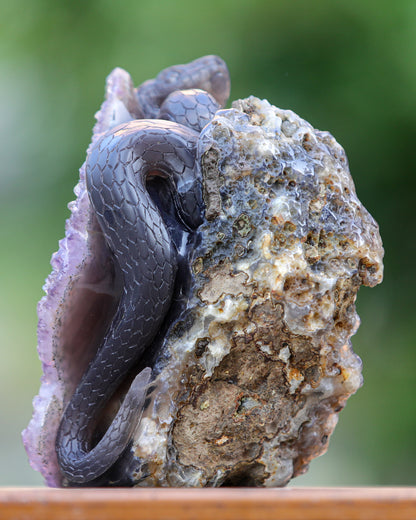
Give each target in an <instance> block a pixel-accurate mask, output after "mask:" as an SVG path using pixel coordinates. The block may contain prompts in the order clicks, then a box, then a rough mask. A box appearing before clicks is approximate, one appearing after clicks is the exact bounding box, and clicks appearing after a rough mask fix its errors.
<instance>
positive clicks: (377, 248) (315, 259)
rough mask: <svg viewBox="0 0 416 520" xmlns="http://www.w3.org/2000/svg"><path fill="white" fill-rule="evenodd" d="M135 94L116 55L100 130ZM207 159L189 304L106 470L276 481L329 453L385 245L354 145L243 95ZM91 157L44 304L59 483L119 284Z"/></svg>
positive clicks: (46, 458) (201, 152)
mask: <svg viewBox="0 0 416 520" xmlns="http://www.w3.org/2000/svg"><path fill="white" fill-rule="evenodd" d="M136 109H137V107H136V106H135V97H134V95H133V87H132V83H131V80H130V78H129V76H128V75H127V73H126V72H125V71H122V70H121V69H116V70H115V71H114V72H113V73H112V75H111V76H110V77H109V80H108V84H107V100H106V101H105V103H104V104H103V107H102V109H101V111H100V112H99V113H98V114H97V124H96V126H95V128H94V137H93V140H94V139H97V138H98V136H99V135H101V133H102V132H104V131H106V130H107V129H108V128H110V127H111V126H114V125H115V124H119V123H122V122H124V121H128V120H129V119H133V118H135V117H136V115H135V110H136ZM198 161H199V164H200V167H201V171H202V175H203V189H204V202H205V219H204V222H203V224H202V225H201V226H200V228H199V230H198V233H199V237H198V241H197V245H196V247H195V248H194V250H193V251H192V253H191V255H190V272H191V283H190V288H189V295H188V301H187V304H186V306H185V308H184V309H182V311H181V313H180V315H179V316H178V317H177V319H175V320H174V322H173V323H172V324H171V326H170V327H169V329H168V330H167V331H166V334H165V336H164V337H163V338H162V339H160V340H159V343H160V345H159V349H158V354H157V356H156V359H155V362H154V374H155V375H156V378H155V380H154V382H153V384H152V388H151V389H150V390H149V399H148V400H149V403H148V405H147V407H146V409H145V411H144V413H143V417H142V419H141V421H140V423H139V424H138V425H137V429H136V433H135V435H134V439H133V441H132V443H131V446H130V448H129V449H128V450H126V452H125V453H124V454H123V456H122V457H121V459H120V460H119V461H118V462H117V463H116V465H115V466H114V467H113V468H112V469H111V470H110V472H109V474H108V475H106V479H105V480H102V481H100V482H97V483H96V485H136V486H221V485H253V486H283V485H285V484H287V482H288V481H289V480H290V479H291V478H292V477H294V476H296V475H299V474H301V473H303V472H304V471H305V470H306V469H307V467H308V464H309V462H310V461H311V460H312V459H313V458H314V457H317V456H318V455H321V454H322V453H324V452H325V451H326V449H327V446H328V442H329V438H330V435H331V433H332V432H333V430H334V428H335V425H336V423H337V419H338V413H339V412H340V411H341V410H342V408H343V407H344V406H345V403H346V401H347V399H348V397H349V396H350V395H352V394H353V393H355V392H356V391H357V389H358V388H359V387H360V386H361V384H362V375H361V361H360V359H359V357H358V356H357V355H356V354H355V353H354V352H353V350H352V347H351V342H350V338H351V336H352V335H353V334H354V333H355V332H356V330H357V327H358V325H359V318H358V316H357V313H356V309H355V299H356V295H357V291H358V289H359V287H360V286H361V285H362V284H363V285H366V286H374V285H376V284H378V283H380V282H381V280H382V269H383V268H382V256H383V249H382V244H381V239H380V235H379V231H378V226H377V224H376V223H375V221H374V220H373V218H372V217H371V215H370V214H369V213H368V212H367V211H366V209H365V208H364V207H363V206H362V204H361V203H360V201H359V200H358V198H357V195H356V193H355V188H354V184H353V181H352V179H351V176H350V173H349V169H348V163H347V158H346V155H345V152H344V150H343V148H342V147H341V146H340V145H339V144H338V143H337V142H336V141H335V139H334V138H333V137H332V136H331V135H330V134H329V133H327V132H321V131H318V130H315V129H314V128H313V127H312V126H311V125H310V124H309V123H307V122H306V121H304V120H303V119H301V118H300V117H298V116H297V115H296V114H294V113H293V112H291V111H289V110H282V109H279V108H276V107H275V106H273V105H271V104H269V103H268V102H267V101H261V100H259V99H257V98H255V97H250V98H248V99H243V100H238V101H235V102H234V103H233V104H232V108H231V109H227V110H220V111H218V112H217V114H216V116H215V117H214V119H213V120H212V121H211V122H210V123H209V124H208V125H207V126H206V127H205V128H204V129H203V130H202V132H201V134H200V138H199V145H198ZM80 172H81V177H80V182H79V184H78V186H77V187H76V189H75V193H76V195H77V199H76V201H75V202H73V203H71V205H70V209H71V212H72V215H71V217H70V219H69V220H68V222H67V227H66V236H65V238H64V239H63V240H62V241H61V242H60V248H59V251H58V253H56V254H55V255H54V256H53V258H52V267H53V272H52V273H51V275H50V276H49V278H48V280H47V282H46V285H45V292H46V296H45V297H44V298H43V299H42V300H41V302H40V304H39V331H38V335H39V355H40V358H41V360H42V363H43V370H44V376H43V380H42V386H41V389H40V393H39V396H37V397H36V398H35V400H34V409H35V411H34V416H33V418H32V421H31V423H30V425H29V427H28V428H27V429H26V430H25V432H24V442H25V446H26V449H27V452H28V454H29V458H30V461H31V464H32V466H33V467H34V468H35V469H36V470H38V471H40V472H41V473H42V474H43V476H44V477H45V480H46V482H47V484H48V485H50V486H60V485H62V478H61V476H60V472H59V469H58V466H57V461H56V455H55V444H54V442H55V436H56V431H57V428H58V424H59V419H60V416H61V414H62V410H63V407H64V406H65V403H66V402H67V401H68V399H69V397H70V396H71V394H72V392H73V390H74V388H75V386H76V384H77V382H78V381H79V379H80V377H81V375H82V373H83V371H84V370H85V367H86V366H87V364H88V362H89V361H90V360H91V359H92V357H93V355H94V351H92V350H91V346H90V345H91V344H93V343H94V342H93V341H91V338H94V337H95V336H96V335H98V334H99V332H100V331H99V328H100V327H99V324H100V323H108V320H109V319H111V314H112V312H113V311H114V306H115V305H116V302H117V297H118V293H117V284H116V283H115V276H114V272H113V271H112V269H111V260H110V254H109V251H108V250H107V248H106V246H105V244H104V242H103V239H102V236H101V235H100V233H99V229H98V228H97V222H96V220H95V218H94V215H93V214H92V211H91V207H90V205H89V201H88V196H87V194H86V189H85V180H84V169H83V168H81V170H80ZM91 315H94V316H98V317H99V319H95V320H88V319H86V318H85V316H91ZM95 343H96V342H95ZM114 407H117V399H116V400H115V403H114ZM109 408H111V407H109ZM106 413H109V414H110V413H111V410H107V412H106ZM103 422H104V423H105V418H104V419H103Z"/></svg>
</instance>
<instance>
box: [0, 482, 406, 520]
mask: <svg viewBox="0 0 416 520" xmlns="http://www.w3.org/2000/svg"><path fill="white" fill-rule="evenodd" d="M0 518H1V520H23V519H28V520H29V519H30V520H358V519H363V520H364V519H365V520H384V519H385V520H393V519H395V520H396V519H398V520H416V488H283V489H255V488H220V489H160V488H159V489H151V488H141V489H138V488H137V489H111V488H108V489H47V488H0Z"/></svg>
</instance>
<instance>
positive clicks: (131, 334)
mask: <svg viewBox="0 0 416 520" xmlns="http://www.w3.org/2000/svg"><path fill="white" fill-rule="evenodd" d="M184 89H185V90H184ZM189 89H191V90H189ZM199 89H201V90H199ZM229 90H230V81H229V76H228V70H227V68H226V65H225V63H224V62H223V61H222V60H221V59H220V58H218V57H216V56H205V57H204V58H200V59H199V60H195V61H194V62H191V63H189V64H187V65H180V66H174V67H170V68H168V69H165V70H164V71H162V72H161V73H160V74H159V75H158V76H157V77H156V78H155V79H154V80H149V81H147V82H145V83H144V84H143V85H142V86H141V87H140V88H139V89H138V91H137V98H138V102H139V105H140V108H141V112H142V114H143V116H144V117H145V118H146V119H137V120H134V121H130V122H128V123H125V124H122V125H120V126H117V127H115V128H113V129H111V130H110V131H108V132H107V133H106V134H104V135H103V136H102V137H101V138H100V139H99V140H98V141H97V142H96V143H95V145H94V146H93V147H92V150H91V152H90V154H89V156H88V158H87V164H86V179H87V189H88V193H89V197H90V201H91V205H92V207H93V209H94V212H95V215H96V217H97V219H98V222H99V224H100V227H101V230H102V232H103V235H104V238H105V240H106V242H107V245H108V247H109V249H110V251H111V252H112V254H113V258H114V263H115V265H116V268H117V269H118V272H119V273H120V274H121V277H122V282H123V291H122V296H121V299H120V302H119V305H118V309H117V311H116V314H115V316H114V318H113V321H112V323H111V325H110V328H109V330H108V331H107V333H106V336H105V338H104V339H103V342H102V344H101V347H100V348H99V350H98V352H97V354H96V357H95V358H94V360H93V361H92V362H91V364H90V366H89V367H88V369H87V371H86V373H85V374H84V376H83V378H82V380H81V382H80V383H79V385H78V387H77V388H76V390H75V393H74V395H73V396H72V398H71V400H70V402H69V404H68V405H67V407H66V409H65V411H64V413H63V416H62V419H61V423H60V426H59V430H58V435H57V439H56V451H57V457H58V463H59V466H60V469H61V472H62V474H63V476H64V477H65V478H66V479H67V480H68V481H69V482H73V483H86V482H90V481H92V480H94V479H96V478H98V477H99V476H100V475H102V474H103V473H104V472H105V471H107V470H108V469H109V468H110V467H111V466H112V465H113V464H114V463H115V462H116V461H117V459H118V458H119V457H120V455H121V454H122V452H123V451H124V449H125V448H126V446H127V445H128V443H129V441H130V439H131V436H132V434H133V431H134V428H135V427H136V426H137V423H138V422H139V420H140V417H141V413H142V409H143V406H144V400H145V397H146V391H147V386H148V383H149V381H150V379H151V375H152V370H151V368H145V369H144V370H142V372H140V373H139V375H138V376H136V378H135V379H134V381H133V384H132V385H131V387H130V389H129V391H128V392H127V395H126V396H125V398H124V401H123V404H122V405H121V407H120V409H119V411H118V413H117V415H116V416H115V418H114V419H113V422H112V423H111V425H110V427H109V428H108V430H107V432H106V433H105V434H104V436H103V437H102V438H101V440H100V441H99V442H98V443H97V444H96V445H95V446H92V437H93V433H94V429H95V427H96V424H97V421H98V419H99V416H100V413H101V412H102V410H103V408H104V406H105V405H106V403H107V402H108V400H109V399H110V398H111V397H112V395H113V394H114V392H115V391H116V389H117V388H118V387H119V386H120V384H121V383H122V382H123V380H124V379H125V377H126V375H127V374H128V373H129V372H130V371H131V369H132V368H134V366H135V365H136V364H137V363H138V361H139V360H140V358H141V357H142V356H143V353H144V352H145V350H146V349H148V348H150V347H151V345H152V341H153V339H154V337H155V335H156V334H157V332H158V330H159V328H160V327H161V325H162V323H163V320H164V318H165V316H166V313H167V312H168V309H169V307H170V304H171V299H172V295H173V290H174V284H175V276H176V272H177V251H176V247H175V244H174V242H173V241H172V238H171V236H170V233H169V230H168V228H167V226H166V223H165V222H164V220H163V217H162V215H161V213H160V211H159V209H158V207H157V205H156V203H155V202H154V201H153V200H152V198H151V197H150V195H149V192H148V190H147V188H146V181H148V180H149V179H150V178H152V177H154V176H157V177H160V178H162V179H164V181H165V182H166V183H167V185H168V188H169V190H170V192H171V195H172V198H173V201H174V205H175V208H176V213H177V219H178V221H179V222H181V225H182V226H185V227H187V228H188V229H189V230H195V229H196V228H197V227H198V226H199V225H200V223H201V222H202V215H203V203H202V195H201V179H200V175H199V170H198V166H197V164H196V145H197V140H198V135H199V132H200V130H201V129H202V127H203V126H205V125H206V124H207V123H208V122H209V121H210V120H211V119H212V117H213V116H214V114H215V112H216V111H217V110H218V109H219V108H220V107H221V106H223V105H224V103H225V102H226V100H227V99H228V95H229Z"/></svg>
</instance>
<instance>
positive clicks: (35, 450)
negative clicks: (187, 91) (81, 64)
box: [22, 68, 139, 487]
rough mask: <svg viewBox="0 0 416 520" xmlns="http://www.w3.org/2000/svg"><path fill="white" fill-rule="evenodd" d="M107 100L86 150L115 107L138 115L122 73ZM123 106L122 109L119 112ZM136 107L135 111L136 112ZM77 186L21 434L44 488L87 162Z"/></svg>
mask: <svg viewBox="0 0 416 520" xmlns="http://www.w3.org/2000/svg"><path fill="white" fill-rule="evenodd" d="M105 97H106V99H105V101H104V102H103V104H102V105H101V108H100V110H99V111H98V112H97V113H96V114H95V118H96V120H97V122H96V123H95V125H94V128H93V135H92V140H91V143H90V145H89V146H88V149H87V155H88V153H89V151H90V149H91V146H92V144H93V143H94V142H95V141H96V140H97V139H98V138H99V137H100V135H101V134H102V133H104V132H105V131H107V130H108V129H109V128H111V127H112V126H114V124H118V123H119V122H122V121H120V117H121V118H123V117H126V116H125V115H124V113H122V114H121V115H120V113H118V114H117V112H119V106H120V101H121V102H122V104H123V105H122V107H121V109H122V111H123V110H125V112H126V113H127V116H129V117H130V118H131V114H133V116H134V115H135V114H136V113H139V110H138V108H137V107H135V103H136V102H135V96H134V88H133V83H132V80H131V77H130V75H129V74H128V73H127V72H126V71H125V70H123V69H120V68H116V69H114V70H113V71H112V72H111V73H110V75H109V76H108V77H107V80H106V96H105ZM123 106H124V108H123ZM136 108H137V110H136ZM79 176H80V177H79V182H78V183H77V185H76V186H75V188H74V193H75V195H76V196H77V198H76V200H74V201H72V202H70V203H69V204H68V208H69V210H70V211H71V215H70V217H69V219H67V221H66V224H65V237H64V238H63V239H62V240H60V241H59V250H58V251H57V252H55V253H54V254H53V255H52V258H51V262H50V263H51V266H52V272H51V273H50V275H49V276H48V277H47V279H46V282H45V285H44V286H43V289H44V291H45V293H46V294H45V296H43V297H42V299H41V300H40V301H39V303H38V307H37V312H38V317H39V321H38V328H37V336H38V355H39V358H40V360H41V362H42V372H43V375H42V377H41V386H40V389H39V394H38V395H37V396H36V397H35V398H34V399H33V415H32V419H31V420H30V422H29V424H28V426H27V428H26V429H25V430H24V431H23V432H22V439H23V444H24V447H25V450H26V452H27V455H28V457H29V462H30V465H31V466H32V468H33V469H34V470H36V471H39V472H40V473H41V474H42V475H43V477H44V479H45V482H46V484H47V485H48V486H50V487H59V486H61V485H62V477H61V474H60V471H59V467H58V462H57V459H56V453H55V438H56V432H57V429H58V426H59V421H60V416H61V413H62V409H63V397H64V393H65V385H64V382H63V381H62V380H61V379H60V377H59V374H58V370H57V367H56V365H55V357H56V353H57V352H56V350H58V349H59V345H56V344H55V343H56V342H55V338H56V334H57V331H58V329H59V324H58V318H59V312H60V307H61V304H62V303H63V302H64V299H65V291H66V289H67V286H68V283H69V280H70V279H71V278H72V277H75V276H79V274H80V273H81V272H82V269H83V260H84V259H85V258H86V256H87V255H88V231H89V226H88V224H89V221H90V216H91V206H90V202H89V199H88V194H87V192H86V186H85V163H84V164H83V165H82V166H81V168H80V170H79Z"/></svg>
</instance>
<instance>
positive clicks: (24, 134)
mask: <svg viewBox="0 0 416 520" xmlns="http://www.w3.org/2000/svg"><path fill="white" fill-rule="evenodd" d="M415 35H416V2H415V0H399V1H397V2H391V0H377V1H375V0H366V1H365V2H363V1H362V0H345V1H342V0H339V1H336V0H315V1H313V2H311V1H310V0H291V1H289V0H288V1H274V2H273V1H271V0H256V2H248V1H245V0H238V1H237V0H231V1H226V0H221V1H217V0H210V1H209V2H208V1H204V2H200V1H198V0H192V1H191V0H184V1H171V2H162V1H154V0H146V1H140V0H136V1H132V0H130V1H120V2H116V1H114V0H113V1H111V0H85V1H80V0H72V1H59V0H36V1H33V2H31V1H22V0H15V1H14V2H9V1H7V2H6V1H5V0H0V106H1V109H0V127H1V139H0V148H1V150H0V153H1V160H0V199H1V204H0V236H1V246H0V247H1V254H0V291H1V301H0V306H1V308H0V345H1V363H0V400H1V414H0V438H1V444H0V484H1V485H36V484H41V483H42V479H41V478H40V476H39V475H37V474H36V473H35V472H34V471H32V470H31V468H30V467H29V465H28V462H27V458H26V454H25V452H24V450H23V448H22V446H21V441H20V431H21V430H22V429H23V428H24V427H25V426H26V424H27V422H28V421H29V419H30V415H31V410H32V407H31V400H32V397H33V396H34V395H35V394H36V393H37V391H38V388H39V377H40V364H39V362H38V359H37V354H36V320H37V318H36V302H37V301H38V300H39V299H40V297H41V296H42V289H41V287H42V284H43V281H44V279H45V277H46V276H47V275H48V273H49V271H50V267H49V260H50V256H51V253H52V252H53V251H55V250H56V249H57V247H58V240H59V239H60V238H61V237H62V236H63V234H64V221H65V219H66V218H67V217H68V216H69V211H68V210H67V208H66V204H67V203H68V202H69V201H70V200H72V199H73V198H74V195H73V192H72V188H73V186H74V185H75V184H76V182H77V177H78V168H79V167H80V165H81V164H82V162H83V161H84V158H85V149H86V147H87V145H88V143H89V141H90V135H91V130H92V126H93V124H94V119H93V115H94V113H95V111H96V110H97V109H98V107H99V106H100V104H101V102H102V100H103V93H104V80H105V77H106V76H107V74H108V73H109V72H110V71H111V69H112V68H114V67H115V66H121V67H123V68H125V69H127V70H128V71H129V72H130V73H131V75H132V76H133V78H134V80H135V83H136V84H139V83H141V82H142V81H144V80H146V79H148V78H152V77H154V76H155V75H156V74H157V73H158V72H159V71H160V70H161V69H162V68H165V67H167V66H169V65H172V64H177V63H185V62H188V61H191V60H193V59H195V58H197V57H199V56H202V55H204V54H214V53H215V54H219V55H220V56H222V57H223V58H224V59H225V60H226V61H227V63H228V65H229V69H230V72H231V77H232V95H231V98H232V99H236V98H239V97H246V96H248V95H250V94H255V95H256V96H258V97H260V98H267V99H268V100H269V101H270V102H271V103H273V104H275V105H277V106H280V107H282V108H290V109H292V110H294V111H295V112H297V113H298V114H299V115H301V116H302V117H304V118H305V119H307V120H308V121H310V122H311V123H312V124H313V125H314V126H315V127H316V128H319V129H321V130H329V131H330V132H331V133H332V134H333V135H334V136H335V137H336V138H337V140H338V141H339V142H340V143H341V144H342V145H343V146H344V147H345V149H346V151H347V154H348V157H349V161H350V168H351V172H352V175H353V177H354V180H355V183H356V187H357V192H358V195H359V197H360V199H361V200H362V202H363V203H364V205H365V206H366V207H367V209H368V210H369V211H370V212H371V213H372V215H373V216H374V217H375V219H376V220H377V221H378V222H379V224H380V229H381V234H382V237H383V241H384V246H385V249H386V256H385V281H384V283H383V284H382V285H381V286H379V287H376V288H374V289H367V288H363V289H361V291H360V293H359V298H358V310H359V314H360V315H361V318H362V326H361V328H360V330H359V332H358V334H357V335H356V336H355V337H354V338H353V345H354V349H355V350H356V352H357V353H358V354H359V355H360V356H361V357H362V359H363V363H364V376H365V385H364V387H363V388H362V389H361V390H360V391H359V392H358V394H357V395H356V396H354V397H352V398H351V399H350V401H349V403H348V406H347V408H346V409H345V411H343V412H342V413H341V416H340V422H339V425H338V427H337V429H336V432H335V434H334V436H333V437H332V441H331V444H330V448H329V451H328V453H327V454H326V455H325V456H323V457H321V458H320V459H318V460H316V461H314V462H312V464H311V468H310V470H309V472H308V474H307V475H306V476H304V477H301V478H298V479H296V480H295V481H294V482H293V483H294V484H296V485H378V484H385V485H387V484H392V485H415V484H416V470H415V467H416V440H415V432H416V413H415V412H416V399H415V397H416V396H415V390H416V384H415V377H414V372H415V368H416V349H415V344H416V341H415V338H416V318H415V316H414V310H415V304H414V298H415V289H416V284H415V272H416V270H415V267H414V258H415V253H416V251H415V238H414V235H415V224H416V220H415V208H416V199H415V166H414V163H415V159H414V157H415V148H416V66H415V65H416V37H415Z"/></svg>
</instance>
